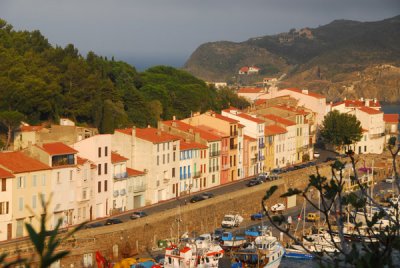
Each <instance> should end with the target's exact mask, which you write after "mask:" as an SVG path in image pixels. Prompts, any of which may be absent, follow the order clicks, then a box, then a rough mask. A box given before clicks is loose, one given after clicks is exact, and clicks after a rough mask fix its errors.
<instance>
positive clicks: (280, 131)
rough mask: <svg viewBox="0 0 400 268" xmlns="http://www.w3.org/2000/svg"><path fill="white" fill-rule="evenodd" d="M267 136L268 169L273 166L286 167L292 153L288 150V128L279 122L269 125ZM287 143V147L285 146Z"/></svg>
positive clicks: (266, 165) (266, 128) (266, 131)
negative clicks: (278, 123)
mask: <svg viewBox="0 0 400 268" xmlns="http://www.w3.org/2000/svg"><path fill="white" fill-rule="evenodd" d="M264 132H265V137H266V143H267V146H266V152H267V153H266V164H265V167H266V170H269V171H270V170H271V169H273V168H280V167H285V166H286V164H287V162H288V159H290V157H291V154H290V152H289V150H288V146H287V142H286V140H287V139H286V135H287V133H288V131H287V130H286V128H284V127H281V126H279V125H277V124H275V125H267V126H266V127H265V130H264ZM285 145H286V148H285Z"/></svg>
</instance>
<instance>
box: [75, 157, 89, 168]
mask: <svg viewBox="0 0 400 268" xmlns="http://www.w3.org/2000/svg"><path fill="white" fill-rule="evenodd" d="M87 161H89V160H87V159H86V158H83V157H80V156H77V157H76V162H77V164H78V165H81V166H82V165H83V164H85V163H86V162H87Z"/></svg>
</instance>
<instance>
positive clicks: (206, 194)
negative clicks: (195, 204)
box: [200, 192, 215, 199]
mask: <svg viewBox="0 0 400 268" xmlns="http://www.w3.org/2000/svg"><path fill="white" fill-rule="evenodd" d="M200 196H202V197H203V198H204V199H209V198H213V197H214V196H215V195H214V194H213V193H208V192H205V193H201V194H200Z"/></svg>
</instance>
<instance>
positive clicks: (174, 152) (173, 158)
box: [172, 152, 175, 162]
mask: <svg viewBox="0 0 400 268" xmlns="http://www.w3.org/2000/svg"><path fill="white" fill-rule="evenodd" d="M172 159H173V160H172V161H174V162H175V152H174V154H173V157H172Z"/></svg>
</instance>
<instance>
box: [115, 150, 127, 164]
mask: <svg viewBox="0 0 400 268" xmlns="http://www.w3.org/2000/svg"><path fill="white" fill-rule="evenodd" d="M127 160H128V158H126V157H123V156H122V155H119V154H117V153H114V152H111V163H113V164H114V163H120V162H125V161H127Z"/></svg>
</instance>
